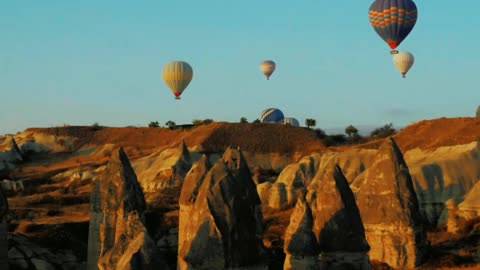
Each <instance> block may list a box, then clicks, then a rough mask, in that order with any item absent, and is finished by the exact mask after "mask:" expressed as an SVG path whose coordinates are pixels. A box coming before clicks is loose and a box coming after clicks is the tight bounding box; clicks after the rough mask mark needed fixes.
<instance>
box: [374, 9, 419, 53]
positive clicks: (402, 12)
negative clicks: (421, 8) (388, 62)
mask: <svg viewBox="0 0 480 270" xmlns="http://www.w3.org/2000/svg"><path fill="white" fill-rule="evenodd" d="M369 18H370V23H371V24H372V26H373V29H375V32H377V34H378V35H379V36H380V37H381V38H382V39H383V40H384V41H385V42H387V44H388V45H389V46H390V48H391V49H392V51H391V53H392V54H396V53H398V51H396V50H395V49H396V48H397V47H398V46H399V45H400V43H402V41H403V40H404V39H405V38H406V37H407V36H408V34H410V32H411V31H412V30H413V27H414V26H415V23H416V22H417V6H416V5H415V3H414V2H413V1H412V0H376V1H375V2H374V3H373V4H372V5H371V6H370V13H369Z"/></svg>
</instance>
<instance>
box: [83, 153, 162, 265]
mask: <svg viewBox="0 0 480 270" xmlns="http://www.w3.org/2000/svg"><path fill="white" fill-rule="evenodd" d="M145 209H146V203H145V198H144V196H143V192H142V189H141V187H140V184H139V183H138V181H137V176H136V175H135V172H134V171H133V168H132V166H131V165H130V161H129V160H128V158H127V155H126V154H125V152H124V151H123V148H119V149H118V150H116V151H114V152H113V154H112V156H111V159H110V161H109V162H108V164H107V166H106V169H105V171H104V173H103V175H102V176H101V177H100V179H99V180H98V182H97V183H96V187H95V190H94V191H93V193H92V196H91V201H90V210H91V220H90V227H89V239H88V260H87V269H88V270H97V269H99V270H113V269H124V270H136V269H157V268H158V269H160V268H161V269H166V268H165V267H166V266H165V265H164V264H163V262H161V261H160V259H159V256H158V254H156V249H155V245H154V243H153V241H152V240H151V239H150V237H149V235H148V233H147V230H146V228H145V226H144V214H143V213H144V211H145ZM119 266H121V268H117V267H119Z"/></svg>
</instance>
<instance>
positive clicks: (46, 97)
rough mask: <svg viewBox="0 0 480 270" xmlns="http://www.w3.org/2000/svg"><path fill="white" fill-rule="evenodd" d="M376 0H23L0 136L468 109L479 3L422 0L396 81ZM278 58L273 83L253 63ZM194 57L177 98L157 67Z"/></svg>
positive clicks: (0, 68)
mask: <svg viewBox="0 0 480 270" xmlns="http://www.w3.org/2000/svg"><path fill="white" fill-rule="evenodd" d="M371 3H372V1H358V0H355V1H353V0H352V1H348V3H347V2H345V1H318V0H302V1H279V0H277V1H269V0H263V1H258V0H244V1H225V0H216V1H215V0H204V1H198V0H185V1H163V0H161V1H158V0H156V1H154V0H144V1H133V0H132V1H126V0H125V1H120V0H117V1H113V0H103V1H94V0H82V1H63V0H56V1H54V0H43V1H38V0H29V1H28V0H24V1H5V2H4V3H2V7H1V9H0V33H1V35H2V37H1V42H0V91H1V92H0V93H1V100H2V102H1V106H0V133H2V134H3V133H13V132H17V131H22V130H24V129H25V128H27V127H50V126H57V125H63V124H70V125H91V124H93V123H95V122H98V123H100V124H102V125H108V126H128V125H140V126H146V125H147V124H148V123H149V122H150V121H159V122H160V123H161V124H163V123H165V122H166V121H168V120H173V121H175V122H176V123H190V122H191V120H192V119H204V118H212V119H214V120H217V121H229V122H237V121H239V119H240V117H241V116H245V117H247V118H248V120H250V121H252V120H254V119H256V118H258V117H259V116H260V113H261V111H262V110H263V109H265V108H268V107H277V108H280V109H281V110H282V111H283V112H284V114H285V115H286V116H293V117H296V118H298V119H299V120H300V122H301V123H302V124H303V123H304V120H305V118H314V119H316V120H317V126H318V127H321V128H325V129H328V128H332V127H343V126H346V125H348V124H353V125H358V126H361V125H373V126H380V125H383V124H385V123H388V122H393V123H394V125H395V126H404V125H408V124H410V123H412V122H416V121H419V120H422V119H431V118H439V117H461V116H472V115H474V112H475V110H476V107H477V106H478V105H479V104H480V88H479V86H478V80H475V81H474V79H477V78H478V75H477V74H478V70H479V69H480V66H479V63H480V61H479V60H480V53H479V50H478V48H479V46H478V44H479V41H480V27H478V26H479V24H480V22H478V17H477V13H478V9H480V2H478V1H474V0H465V1H463V4H461V5H458V4H455V3H454V4H452V1H446V0H437V1H418V0H417V1H416V4H417V6H418V10H419V19H418V21H417V25H416V27H415V29H414V30H413V31H412V33H411V34H410V36H409V37H408V38H407V39H406V40H405V41H404V42H403V43H402V45H401V46H400V47H399V49H400V50H408V51H411V52H412V53H413V54H414V55H415V57H416V63H415V66H414V67H413V68H412V69H411V70H410V73H409V74H408V78H407V79H402V78H401V75H400V74H399V73H398V72H397V70H396V69H395V67H394V66H393V64H392V59H391V56H390V54H389V48H388V46H387V45H386V44H385V43H384V42H383V41H382V40H381V39H380V38H379V37H378V36H377V35H376V33H375V32H374V30H373V29H372V28H371V26H370V23H369V20H368V9H369V6H370V4H371ZM265 59H272V60H274V61H275V62H276V63H277V70H276V72H275V73H274V74H273V76H272V78H271V80H270V81H267V80H265V78H264V77H263V75H262V74H261V72H260V71H259V64H260V63H261V62H262V61H263V60H265ZM173 60H183V61H187V62H189V63H190V64H191V65H192V67H193V69H194V78H193V81H192V83H191V84H190V85H189V87H188V88H187V90H186V91H185V92H184V94H183V95H182V100H181V101H179V102H178V101H175V100H174V97H173V95H172V93H171V92H170V90H169V89H168V88H167V86H166V85H165V84H164V82H163V80H162V77H161V73H162V70H163V66H164V64H165V63H167V62H169V61H173Z"/></svg>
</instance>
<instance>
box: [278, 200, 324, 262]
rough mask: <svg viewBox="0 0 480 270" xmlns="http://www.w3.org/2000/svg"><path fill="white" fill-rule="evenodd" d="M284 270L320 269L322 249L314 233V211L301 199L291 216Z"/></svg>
mask: <svg viewBox="0 0 480 270" xmlns="http://www.w3.org/2000/svg"><path fill="white" fill-rule="evenodd" d="M284 251H285V254H286V258H285V264H284V267H283V269H284V270H295V269H311V270H317V269H319V264H318V260H317V258H318V254H319V253H320V248H319V245H318V241H317V238H316V237H315V234H314V232H313V215H312V209H311V208H310V205H309V204H308V202H306V201H304V199H303V198H299V199H298V202H297V204H296V205H295V210H293V213H292V215H291V216H290V224H289V225H288V228H287V231H286V232H285V244H284Z"/></svg>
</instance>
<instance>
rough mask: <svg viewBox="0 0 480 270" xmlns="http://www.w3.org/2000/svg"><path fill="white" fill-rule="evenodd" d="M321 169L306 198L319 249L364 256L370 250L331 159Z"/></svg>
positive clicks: (350, 195)
mask: <svg viewBox="0 0 480 270" xmlns="http://www.w3.org/2000/svg"><path fill="white" fill-rule="evenodd" d="M324 168H325V169H324V170H323V171H320V172H319V173H318V174H317V175H316V176H315V178H314V180H313V182H315V185H314V186H313V187H312V189H310V190H309V192H308V195H307V200H308V201H309V203H310V205H311V207H312V212H313V216H314V219H315V225H314V232H315V235H316V236H317V239H318V241H319V245H320V250H321V251H322V252H328V253H331V252H359V253H367V252H368V251H369V249H370V248H369V245H368V243H367V241H366V238H365V229H364V227H363V223H362V219H361V217H360V211H359V210H358V207H357V204H356V202H355V197H354V195H353V192H352V190H351V189H350V187H349V185H348V181H347V179H346V178H345V176H344V175H343V173H342V170H341V169H340V167H339V166H338V165H336V163H335V162H334V161H333V160H332V161H331V162H330V163H329V164H328V165H326V166H325V167H324Z"/></svg>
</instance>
